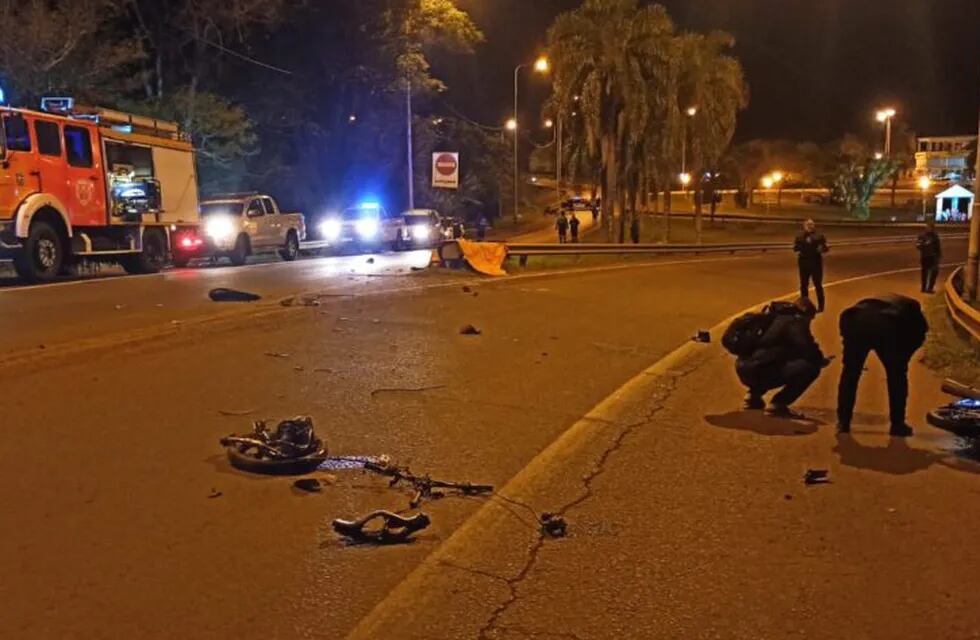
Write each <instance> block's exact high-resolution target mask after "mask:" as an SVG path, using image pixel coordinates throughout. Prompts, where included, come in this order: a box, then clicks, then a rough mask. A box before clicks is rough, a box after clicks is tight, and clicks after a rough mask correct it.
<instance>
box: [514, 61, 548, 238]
mask: <svg viewBox="0 0 980 640" xmlns="http://www.w3.org/2000/svg"><path fill="white" fill-rule="evenodd" d="M527 66H530V65H527V64H519V65H517V66H516V67H514V117H513V118H511V120H513V121H514V127H513V129H512V128H511V127H510V121H508V122H507V125H508V126H507V130H508V131H515V130H516V129H517V117H518V116H517V114H518V113H520V111H519V107H520V105H519V103H518V96H519V92H520V86H521V83H520V77H521V69H523V68H525V67H527ZM533 66H534V71H535V72H537V73H541V74H544V73H548V71H549V70H550V69H551V63H550V62H548V58H546V57H545V56H539V57H538V59H537V60H535V61H534V65H533ZM519 148H520V138H519V137H518V136H516V135H515V136H514V222H517V217H518V215H519V212H520V202H521V169H520V165H519V164H518V157H519V155H518V154H519Z"/></svg>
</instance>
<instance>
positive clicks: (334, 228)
mask: <svg viewBox="0 0 980 640" xmlns="http://www.w3.org/2000/svg"><path fill="white" fill-rule="evenodd" d="M342 228H343V225H342V224H341V222H340V220H337V219H336V218H328V219H327V220H324V221H323V222H321V223H320V236H321V237H322V238H323V239H324V240H327V241H330V242H332V241H334V240H336V239H338V238H339V237H340V232H341V230H342Z"/></svg>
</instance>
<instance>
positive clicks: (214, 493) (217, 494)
mask: <svg viewBox="0 0 980 640" xmlns="http://www.w3.org/2000/svg"><path fill="white" fill-rule="evenodd" d="M223 495H225V494H223V493H221V492H220V491H218V490H217V489H215V488H214V487H211V493H209V494H208V500H214V499H215V498H220V497H221V496H223Z"/></svg>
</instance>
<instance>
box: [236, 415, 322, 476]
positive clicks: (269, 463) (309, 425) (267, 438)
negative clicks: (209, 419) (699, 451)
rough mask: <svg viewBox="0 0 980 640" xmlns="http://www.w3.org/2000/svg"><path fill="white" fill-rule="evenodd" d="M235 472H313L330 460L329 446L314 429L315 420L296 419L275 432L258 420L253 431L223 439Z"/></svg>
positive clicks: (282, 425) (286, 421)
mask: <svg viewBox="0 0 980 640" xmlns="http://www.w3.org/2000/svg"><path fill="white" fill-rule="evenodd" d="M221 445H222V446H224V447H226V451H227V453H228V460H229V462H231V465H232V466H233V467H235V468H236V469H241V470H242V471H250V472H252V473H264V474H280V475H297V474H305V473H309V472H311V471H313V470H314V469H316V468H317V467H319V466H320V465H321V464H323V461H324V460H326V459H327V447H326V444H324V442H323V440H321V439H320V438H319V437H317V435H316V432H315V431H314V429H313V418H311V417H309V416H297V417H295V418H291V419H289V420H283V421H282V422H280V423H279V424H278V425H277V426H276V428H275V429H274V430H270V429H269V428H268V427H267V426H266V423H265V422H264V421H262V420H258V421H256V422H254V423H253V424H252V432H251V433H249V434H246V435H230V436H228V437H226V438H222V439H221Z"/></svg>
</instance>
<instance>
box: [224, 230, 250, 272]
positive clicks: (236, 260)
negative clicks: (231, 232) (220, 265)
mask: <svg viewBox="0 0 980 640" xmlns="http://www.w3.org/2000/svg"><path fill="white" fill-rule="evenodd" d="M228 257H229V258H231V263H232V264H233V265H235V266H236V267H240V266H242V265H243V264H245V261H246V260H248V236H246V235H245V234H244V233H243V234H242V235H240V236H238V240H235V248H234V249H232V250H231V253H229V254H228Z"/></svg>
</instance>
